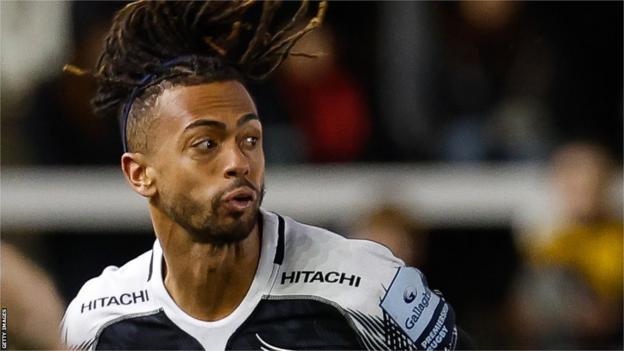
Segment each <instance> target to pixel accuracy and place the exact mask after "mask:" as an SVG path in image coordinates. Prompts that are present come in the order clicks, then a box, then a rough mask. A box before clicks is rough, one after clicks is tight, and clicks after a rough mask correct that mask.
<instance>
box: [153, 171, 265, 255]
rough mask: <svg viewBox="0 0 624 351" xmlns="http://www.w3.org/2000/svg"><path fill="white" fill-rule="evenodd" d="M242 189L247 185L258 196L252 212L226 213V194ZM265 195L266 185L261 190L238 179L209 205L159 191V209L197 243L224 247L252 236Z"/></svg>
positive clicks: (220, 192) (183, 195)
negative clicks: (224, 205)
mask: <svg viewBox="0 0 624 351" xmlns="http://www.w3.org/2000/svg"><path fill="white" fill-rule="evenodd" d="M241 186H247V187H249V188H251V189H253V190H254V191H255V192H256V194H257V196H256V199H255V201H254V203H253V204H252V207H251V209H250V210H248V211H244V212H226V211H225V210H224V209H223V208H222V204H223V202H222V200H221V199H222V198H223V195H225V194H226V193H227V192H229V191H232V190H234V189H236V188H239V187H241ZM163 190H164V189H163ZM264 193H265V190H264V182H263V183H262V186H261V188H260V191H258V189H257V188H256V187H255V186H254V185H253V184H252V183H251V182H249V181H248V180H245V179H240V178H239V179H238V180H236V181H235V182H234V183H233V184H232V185H231V186H229V187H228V188H226V189H224V190H222V191H219V192H218V193H217V194H215V195H214V197H213V198H212V200H211V201H210V202H209V204H208V206H206V203H205V202H199V201H196V200H194V199H192V198H191V197H189V196H188V195H187V194H184V193H178V194H175V195H173V196H171V197H170V195H169V194H168V192H167V191H163V192H160V194H161V196H160V198H161V201H160V207H161V208H162V209H163V210H164V212H165V213H166V214H167V215H168V216H169V217H170V218H171V219H173V220H174V221H175V222H176V223H177V224H179V225H180V226H181V227H183V228H184V229H185V230H186V231H187V232H188V233H189V235H190V237H191V240H193V241H194V242H199V243H206V244H213V245H218V246H224V245H228V244H233V243H237V242H240V241H242V240H244V239H246V238H247V237H248V236H249V234H251V231H252V229H253V227H254V226H255V225H256V223H258V219H259V216H260V206H261V205H262V200H263V199H264Z"/></svg>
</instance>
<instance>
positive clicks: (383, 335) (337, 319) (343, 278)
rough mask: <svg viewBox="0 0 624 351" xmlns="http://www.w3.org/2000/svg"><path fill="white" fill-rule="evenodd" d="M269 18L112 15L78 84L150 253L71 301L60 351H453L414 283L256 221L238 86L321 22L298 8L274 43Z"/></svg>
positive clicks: (411, 274)
mask: <svg viewBox="0 0 624 351" xmlns="http://www.w3.org/2000/svg"><path fill="white" fill-rule="evenodd" d="M279 5H280V4H279V3H278V2H263V3H261V4H256V5H254V3H253V2H252V1H232V2H229V1H226V2H212V1H211V2H170V1H158V2H152V1H140V2H135V3H131V4H129V5H128V6H126V7H125V8H123V9H122V10H120V11H119V12H118V13H117V14H116V16H115V18H114V21H113V25H112V28H111V29H110V32H109V34H108V37H107V39H106V45H105V49H104V52H103V53H102V55H101V57H100V59H99V61H98V63H97V65H96V68H95V70H94V71H93V72H92V73H91V74H92V75H93V76H94V77H95V78H96V79H97V81H98V83H99V88H98V92H97V95H96V97H95V98H94V106H95V108H96V110H97V111H98V112H100V113H103V114H104V115H109V116H119V117H120V122H121V128H122V135H123V144H124V149H125V153H124V154H123V155H122V156H121V168H122V171H123V174H124V176H125V178H126V179H127V181H128V183H129V184H130V186H131V187H132V189H133V190H134V191H135V192H137V193H138V194H139V195H141V196H143V197H145V198H146V199H147V203H148V206H149V212H150V215H151V219H152V223H153V227H154V232H155V235H156V240H155V242H154V245H153V248H152V249H151V250H149V251H147V252H145V253H144V254H142V255H140V256H139V257H137V258H135V259H133V260H132V261H130V262H128V263H127V264H125V265H124V266H122V267H121V268H116V267H112V266H111V267H108V268H106V269H105V270H104V271H103V272H102V274H101V275H100V276H98V277H96V278H93V279H91V280H89V281H88V282H87V283H86V284H85V285H84V286H83V287H82V289H81V290H80V292H79V293H78V295H77V297H76V298H75V299H74V300H73V301H72V302H71V303H70V305H69V307H68V308H67V311H66V314H65V317H64V319H63V323H62V337H63V339H64V341H65V342H66V344H67V345H68V346H69V347H73V348H84V349H209V350H217V349H261V350H298V349H333V350H336V349H453V348H455V347H456V346H457V340H458V329H457V327H456V325H455V316H454V312H453V309H452V308H451V306H450V305H449V304H448V303H447V302H446V301H445V299H444V298H443V297H442V296H441V294H440V293H438V292H434V291H432V290H431V289H429V287H428V286H427V283H426V280H425V278H424V277H423V275H422V274H421V273H420V272H419V271H418V270H417V269H415V268H411V267H407V266H405V264H404V263H403V262H402V261H401V260H400V259H398V258H396V257H395V256H394V255H393V254H392V253H391V252H390V251H389V250H388V249H386V248H385V247H383V246H381V245H379V244H376V243H373V242H369V241H364V240H347V239H345V238H343V237H341V236H339V235H337V234H334V233H331V232H329V231H326V230H323V229H320V228H317V227H313V226H308V225H304V224H301V223H298V222H296V221H295V220H293V219H290V218H288V217H285V216H281V215H279V214H277V213H272V212H269V211H267V210H265V209H263V208H261V204H262V198H263V195H264V171H265V165H264V154H263V149H262V138H263V132H262V123H261V118H260V116H258V112H257V110H256V106H255V104H254V100H253V99H252V97H251V96H250V94H249V91H248V89H247V86H246V84H247V82H248V81H249V80H253V79H262V78H264V77H266V76H267V75H268V74H270V73H271V72H272V71H273V70H274V69H275V68H277V67H278V65H279V64H280V63H281V62H282V61H283V60H284V59H285V58H286V57H287V56H288V55H289V52H290V49H291V48H292V46H293V45H294V44H295V43H296V41H297V40H298V39H299V38H301V37H302V36H303V35H305V34H306V33H307V32H309V31H311V30H313V29H314V28H315V27H317V26H318V25H319V24H320V23H321V22H322V20H323V16H324V13H325V10H326V3H325V2H320V3H313V4H308V3H307V2H303V3H302V4H301V5H300V7H298V9H297V10H296V12H295V13H294V14H293V15H292V18H291V19H290V21H288V22H287V23H286V24H285V25H283V26H280V27H278V28H277V29H276V28H275V27H276V23H273V22H274V19H275V18H277V17H276V11H277V9H278V7H279ZM255 8H257V13H254V9H255ZM308 12H311V13H312V15H308ZM310 17H312V18H311V19H310ZM299 24H301V26H299ZM297 26H299V27H298V28H300V30H296V31H293V28H295V27H297ZM70 70H73V71H74V72H77V73H84V71H80V70H78V69H76V68H73V69H70Z"/></svg>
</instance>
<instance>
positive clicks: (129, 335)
mask: <svg viewBox="0 0 624 351" xmlns="http://www.w3.org/2000/svg"><path fill="white" fill-rule="evenodd" d="M95 349H96V350H203V349H204V348H203V347H202V346H201V344H200V343H199V342H198V341H197V340H196V339H195V338H193V337H192V336H190V335H189V334H188V333H186V332H185V331H183V330H182V329H180V328H179V327H178V326H177V325H175V324H174V323H173V322H172V321H171V320H170V319H169V317H167V315H166V314H165V312H163V311H159V312H158V313H155V314H151V315H148V316H137V317H131V318H126V319H122V320H119V321H117V322H114V323H112V324H110V325H108V326H106V327H104V329H103V330H102V331H101V333H100V335H99V337H98V338H97V340H96V345H95Z"/></svg>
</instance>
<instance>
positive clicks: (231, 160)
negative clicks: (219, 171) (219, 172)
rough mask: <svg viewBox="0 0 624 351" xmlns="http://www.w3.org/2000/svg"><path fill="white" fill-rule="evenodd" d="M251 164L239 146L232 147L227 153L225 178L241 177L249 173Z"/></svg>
mask: <svg viewBox="0 0 624 351" xmlns="http://www.w3.org/2000/svg"><path fill="white" fill-rule="evenodd" d="M249 171H250V165H249V160H248V159H247V156H246V155H245V154H244V153H243V152H242V150H240V149H239V148H238V147H236V146H234V147H232V148H230V149H229V150H228V151H227V152H226V155H225V167H224V170H223V172H224V174H223V175H224V176H225V178H239V177H242V176H247V175H249Z"/></svg>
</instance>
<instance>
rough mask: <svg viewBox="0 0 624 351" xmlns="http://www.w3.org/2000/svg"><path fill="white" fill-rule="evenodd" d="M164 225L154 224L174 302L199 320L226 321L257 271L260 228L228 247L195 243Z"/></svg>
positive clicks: (175, 228) (172, 226)
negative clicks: (224, 319)
mask: <svg viewBox="0 0 624 351" xmlns="http://www.w3.org/2000/svg"><path fill="white" fill-rule="evenodd" d="M152 219H155V218H154V216H152ZM163 224H164V223H157V221H154V228H155V231H156V233H157V237H158V240H159V241H160V245H161V247H162V250H163V257H164V262H163V272H161V273H162V274H164V277H165V279H164V282H165V288H166V289H167V291H168V292H169V294H170V295H171V297H172V298H173V300H174V301H175V302H176V304H177V305H178V306H180V308H181V309H182V310H183V311H184V312H186V313H187V314H189V315H190V316H192V317H193V318H196V319H199V320H205V321H215V320H219V319H222V318H225V317H227V316H228V315H229V314H230V313H232V312H233V311H234V310H235V309H236V308H237V307H238V306H239V305H240V303H241V302H242V301H243V299H244V298H245V295H246V294H247V292H248V291H249V288H250V287H251V283H252V282H253V279H254V276H255V273H256V269H257V268H258V260H259V258H260V241H261V240H260V224H259V223H256V225H255V226H254V228H253V229H252V231H251V233H250V234H249V236H247V238H245V239H243V240H241V241H240V242H237V243H232V244H227V245H216V244H209V243H200V242H196V241H192V240H191V235H190V234H189V233H187V232H186V231H185V230H184V229H183V228H182V227H180V226H179V225H177V224H172V223H169V224H164V225H163Z"/></svg>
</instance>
